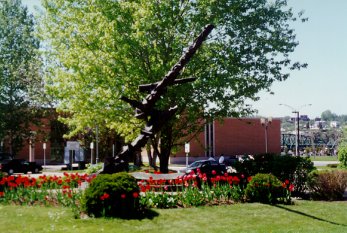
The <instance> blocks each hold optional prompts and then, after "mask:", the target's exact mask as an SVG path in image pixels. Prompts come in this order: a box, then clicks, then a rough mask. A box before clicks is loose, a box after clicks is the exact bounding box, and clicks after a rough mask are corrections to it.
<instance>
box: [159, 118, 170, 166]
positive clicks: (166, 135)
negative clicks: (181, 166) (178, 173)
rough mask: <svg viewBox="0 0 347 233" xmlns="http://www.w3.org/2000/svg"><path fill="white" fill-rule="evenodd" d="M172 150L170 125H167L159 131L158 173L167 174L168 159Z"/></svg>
mask: <svg viewBox="0 0 347 233" xmlns="http://www.w3.org/2000/svg"><path fill="white" fill-rule="evenodd" d="M171 148H172V125H171V124H167V125H166V126H165V127H164V129H163V130H162V131H161V137H160V154H159V159H160V172H161V173H168V172H169V158H170V154H171Z"/></svg>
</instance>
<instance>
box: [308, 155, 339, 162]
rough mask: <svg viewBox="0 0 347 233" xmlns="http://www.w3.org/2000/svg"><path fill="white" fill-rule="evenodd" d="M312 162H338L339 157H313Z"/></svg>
mask: <svg viewBox="0 0 347 233" xmlns="http://www.w3.org/2000/svg"><path fill="white" fill-rule="evenodd" d="M310 158H311V160H312V161H338V158H337V156H311V157H310Z"/></svg>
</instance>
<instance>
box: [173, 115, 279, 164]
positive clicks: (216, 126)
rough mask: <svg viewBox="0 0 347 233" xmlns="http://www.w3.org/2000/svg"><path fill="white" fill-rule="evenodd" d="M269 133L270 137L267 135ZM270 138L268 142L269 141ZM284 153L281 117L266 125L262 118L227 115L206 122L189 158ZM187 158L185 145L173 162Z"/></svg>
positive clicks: (192, 143)
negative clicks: (227, 116) (222, 119)
mask: <svg viewBox="0 0 347 233" xmlns="http://www.w3.org/2000/svg"><path fill="white" fill-rule="evenodd" d="M266 136H267V137H266ZM266 142H267V145H266ZM266 150H267V152H268V153H277V154H280V153H281V121H280V119H276V118H274V119H272V121H271V123H269V124H268V127H267V129H266V126H265V125H262V124H261V120H260V118H225V119H224V121H223V122H219V121H214V122H212V123H210V124H206V125H205V130H204V132H202V133H200V134H199V135H198V137H197V138H196V139H194V140H192V141H191V142H190V153H189V162H192V161H195V160H198V159H206V158H208V157H210V156H215V157H217V158H218V157H219V156H220V155H221V154H224V156H225V157H228V156H230V155H248V154H253V155H254V154H261V153H265V152H266ZM183 161H185V153H184V148H182V150H181V151H179V152H178V153H177V154H176V155H173V156H171V158H170V162H171V163H182V162H183Z"/></svg>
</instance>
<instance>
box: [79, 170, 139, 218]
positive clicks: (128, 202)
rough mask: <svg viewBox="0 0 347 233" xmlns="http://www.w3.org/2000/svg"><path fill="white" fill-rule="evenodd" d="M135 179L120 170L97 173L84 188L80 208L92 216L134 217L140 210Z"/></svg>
mask: <svg viewBox="0 0 347 233" xmlns="http://www.w3.org/2000/svg"><path fill="white" fill-rule="evenodd" d="M139 198H140V197H139V187H138V185H137V182H136V179H135V178H134V177H132V176H131V175H129V174H127V173H125V172H121V173H115V174H111V175H110V174H100V175H98V176H97V177H96V178H95V179H94V180H93V181H92V182H91V183H90V185H89V187H88V188H87V189H86V190H85V193H84V196H83V198H82V209H83V210H84V211H86V213H87V214H88V215H90V216H94V217H102V216H104V217H122V218H129V217H136V216H137V214H139V211H140V204H139Z"/></svg>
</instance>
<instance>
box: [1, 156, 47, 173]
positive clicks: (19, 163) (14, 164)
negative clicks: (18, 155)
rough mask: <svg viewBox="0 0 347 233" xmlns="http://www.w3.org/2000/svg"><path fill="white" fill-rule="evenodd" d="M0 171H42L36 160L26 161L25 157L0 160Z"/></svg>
mask: <svg viewBox="0 0 347 233" xmlns="http://www.w3.org/2000/svg"><path fill="white" fill-rule="evenodd" d="M0 171H2V172H6V173H8V174H9V175H12V174H13V173H25V174H26V173H28V172H31V173H39V172H40V171H42V166H41V165H39V164H37V163H36V162H28V161H26V160H25V159H10V160H3V161H1V162H0Z"/></svg>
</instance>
